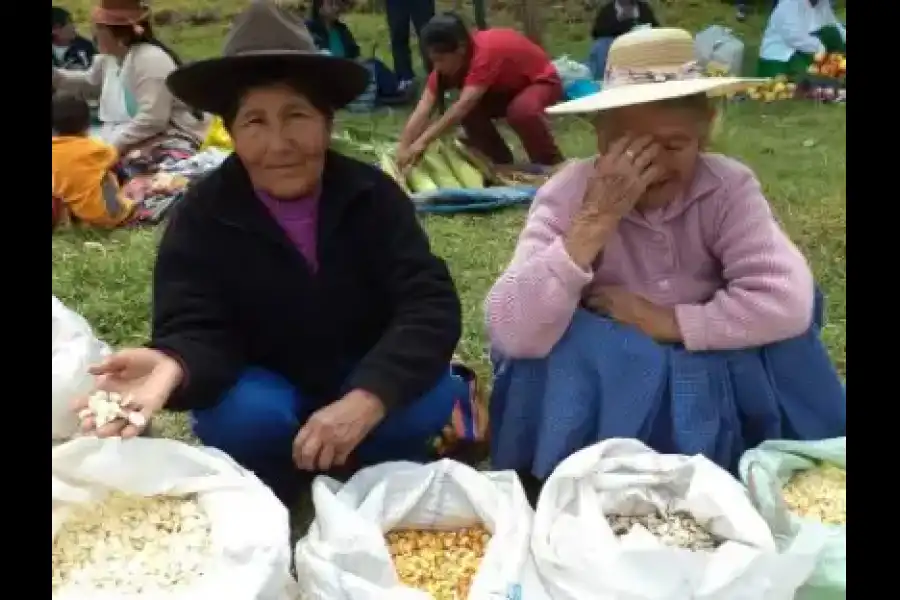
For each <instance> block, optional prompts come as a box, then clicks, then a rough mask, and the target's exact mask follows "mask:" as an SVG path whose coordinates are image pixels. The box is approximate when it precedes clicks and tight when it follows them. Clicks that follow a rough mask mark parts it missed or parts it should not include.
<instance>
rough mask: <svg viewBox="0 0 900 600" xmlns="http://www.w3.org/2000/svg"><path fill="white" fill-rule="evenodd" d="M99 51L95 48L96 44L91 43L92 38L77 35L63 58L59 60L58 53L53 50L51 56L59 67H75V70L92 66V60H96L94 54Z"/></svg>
mask: <svg viewBox="0 0 900 600" xmlns="http://www.w3.org/2000/svg"><path fill="white" fill-rule="evenodd" d="M96 53H97V51H96V50H95V49H94V44H92V43H91V41H90V40H88V39H86V38H83V37H81V36H80V35H76V36H75V39H74V40H72V43H71V44H69V47H68V48H67V49H66V53H65V54H64V55H63V59H62V60H57V58H56V55H55V54H53V53H52V52H51V56H52V57H53V66H54V67H56V68H58V69H75V70H82V71H83V70H87V69H88V68H90V66H91V61H93V60H94V54H96Z"/></svg>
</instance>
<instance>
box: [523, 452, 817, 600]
mask: <svg viewBox="0 0 900 600" xmlns="http://www.w3.org/2000/svg"><path fill="white" fill-rule="evenodd" d="M806 541H807V542H809V543H808V544H807V546H805V547H799V546H794V547H792V548H791V549H790V551H789V552H778V550H777V549H776V543H775V540H774V539H773V537H772V534H771V532H770V531H769V528H768V526H767V525H766V523H765V521H764V520H763V519H762V517H761V516H760V515H759V513H758V512H757V511H756V510H755V509H754V507H753V505H752V504H751V503H750V500H749V498H748V497H747V493H746V491H745V490H744V489H743V486H742V485H741V483H740V482H739V481H737V480H736V479H734V478H733V477H732V476H731V475H730V474H729V473H727V472H726V471H724V470H722V469H721V468H719V467H718V466H716V465H715V464H714V463H712V462H711V461H709V460H708V459H706V458H704V457H703V456H681V455H672V454H658V453H657V452H655V451H653V450H651V449H650V448H648V447H647V446H645V445H644V444H642V443H641V442H639V441H637V440H633V439H609V440H605V441H603V442H600V443H599V444H596V445H594V446H590V447H588V448H585V449H583V450H580V451H579V452H576V453H575V454H573V455H571V456H570V457H568V458H567V459H566V460H564V461H563V462H562V463H560V464H559V466H557V468H556V469H555V470H554V471H553V473H552V474H551V475H550V477H549V478H548V480H547V482H546V484H545V485H544V489H543V491H542V492H541V496H540V499H539V500H538V506H537V510H536V511H535V520H534V528H533V531H532V542H531V549H532V553H533V554H534V559H535V563H536V565H537V569H538V572H539V574H540V576H541V579H542V580H543V582H544V585H545V586H546V588H547V591H548V592H549V593H550V595H551V597H553V598H554V599H555V600H623V599H627V600H684V599H685V598H691V599H692V600H735V599H737V598H740V599H741V600H790V599H791V598H793V595H794V592H795V591H796V589H797V588H798V587H799V586H800V585H801V584H802V583H803V582H804V581H805V580H806V578H807V577H808V576H809V573H810V572H811V571H812V568H813V564H814V561H815V556H816V553H817V552H818V550H819V548H820V547H821V544H820V542H817V540H814V539H807V540H806Z"/></svg>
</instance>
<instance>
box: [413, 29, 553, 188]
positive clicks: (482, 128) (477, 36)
mask: <svg viewBox="0 0 900 600" xmlns="http://www.w3.org/2000/svg"><path fill="white" fill-rule="evenodd" d="M422 44H423V46H424V47H425V51H426V52H427V53H428V55H429V56H430V58H431V61H432V63H433V64H434V70H433V71H432V72H431V74H430V75H429V76H428V84H427V86H426V89H425V91H424V92H423V93H422V97H421V98H420V99H419V103H418V105H417V106H416V108H415V110H414V111H413V113H412V115H411V116H410V118H409V120H408V121H407V122H406V126H405V127H404V128H403V133H402V134H401V135H400V143H399V144H398V148H397V166H398V167H399V168H400V169H401V170H404V169H406V168H408V167H409V166H410V165H413V164H415V163H417V162H418V161H419V159H420V158H421V157H422V155H423V154H424V153H425V151H426V150H427V149H428V146H429V145H431V143H432V142H434V141H435V140H437V139H439V138H440V137H442V136H443V135H445V134H447V133H450V132H451V131H452V130H453V129H454V128H456V126H457V125H462V128H463V130H464V132H465V135H466V143H467V144H468V145H470V146H471V147H472V148H474V149H476V150H478V151H480V152H481V153H482V154H484V155H485V156H486V157H487V158H489V159H490V160H491V161H493V162H494V163H495V164H500V165H507V164H511V163H512V162H513V155H512V152H511V151H510V149H509V146H507V144H506V142H505V141H504V140H503V137H502V136H501V135H500V133H499V132H498V131H497V127H496V125H495V124H494V121H495V120H496V119H504V120H505V121H506V124H507V125H509V127H510V128H511V129H512V130H513V131H514V132H515V133H516V135H517V136H518V137H519V140H521V142H522V146H523V147H524V148H525V152H526V153H527V154H528V158H529V160H530V162H531V163H532V164H536V165H545V166H550V165H555V164H558V163H560V162H562V161H563V156H562V153H561V152H560V150H559V147H558V146H557V145H556V140H555V139H554V138H553V132H552V131H551V130H550V125H549V123H548V122H547V118H546V116H545V115H544V110H545V109H546V108H547V107H548V106H550V105H552V104H554V103H556V102H559V101H560V100H561V99H562V97H563V87H562V81H561V80H560V77H559V74H558V73H557V72H556V67H554V66H553V63H552V62H551V60H550V57H549V56H548V55H547V53H546V52H545V51H544V50H543V48H541V47H540V46H538V45H537V44H535V43H534V42H532V41H531V40H529V39H528V38H527V37H525V36H524V35H522V34H521V33H519V32H518V31H515V30H512V29H500V28H497V29H486V30H484V31H476V32H473V33H469V30H468V29H467V28H466V25H465V23H464V22H463V21H462V19H461V18H460V17H459V16H458V15H456V14H453V13H444V14H441V15H437V16H436V17H434V18H433V19H432V20H431V21H429V22H428V25H426V26H425V28H424V29H423V30H422ZM452 89H459V90H460V92H459V98H458V99H457V100H456V102H455V103H453V105H452V106H450V108H449V109H447V110H446V112H445V111H444V110H443V109H444V96H445V94H446V92H447V91H448V90H452ZM434 113H443V114H440V115H438V116H437V118H436V119H433V120H432V115H433V114H434Z"/></svg>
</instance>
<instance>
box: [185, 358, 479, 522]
mask: <svg viewBox="0 0 900 600" xmlns="http://www.w3.org/2000/svg"><path fill="white" fill-rule="evenodd" d="M467 393H468V388H467V385H466V383H465V382H464V381H463V380H462V379H461V378H459V377H457V376H455V375H452V374H451V373H450V370H449V368H448V370H447V374H446V375H445V376H443V377H442V378H441V379H440V380H439V381H438V382H437V385H435V387H434V388H432V390H431V391H429V392H428V393H426V394H425V395H424V396H422V397H421V398H419V399H418V400H416V401H415V402H413V403H412V404H410V405H408V406H405V407H402V408H397V409H395V410H393V411H391V412H390V413H388V415H387V416H386V417H385V419H384V420H383V421H382V422H381V423H380V424H379V425H378V426H377V427H376V428H375V429H373V430H372V432H371V433H370V434H369V436H368V437H367V438H366V439H364V440H363V441H362V443H361V444H360V445H359V447H357V449H356V451H355V458H356V459H357V460H358V461H359V462H360V463H362V464H374V463H379V462H385V461H391V460H411V461H417V462H418V461H426V460H428V449H427V445H428V442H429V441H430V440H431V439H432V438H433V437H434V436H436V435H438V434H439V433H440V432H441V430H442V429H443V428H444V426H445V425H447V424H448V423H449V421H450V414H451V412H452V410H453V403H454V400H455V399H456V398H459V397H461V396H464V395H465V394H467ZM316 408H318V407H317V406H315V405H313V404H312V403H311V402H309V401H308V400H307V399H306V398H304V397H303V396H302V395H301V394H300V393H299V392H298V391H297V389H296V388H295V387H294V386H293V385H292V384H291V383H290V382H289V381H287V380H286V379H285V378H284V377H282V376H281V375H278V374H276V373H273V372H271V371H267V370H264V369H259V368H251V369H247V370H246V371H245V372H244V374H243V375H242V376H241V378H240V379H239V380H238V382H237V383H236V384H235V386H234V387H233V388H231V390H229V391H228V392H227V393H226V394H225V396H224V397H223V398H222V400H221V402H219V403H218V404H217V405H216V406H214V407H212V408H208V409H204V410H195V411H193V412H192V415H191V416H192V418H193V425H194V433H195V434H196V436H197V437H198V438H200V440H201V441H202V442H203V443H204V444H206V445H207V446H212V447H214V448H218V449H219V450H222V451H223V452H226V453H227V454H229V455H231V457H232V458H234V459H235V460H236V461H237V462H238V463H240V464H241V465H242V466H244V467H245V468H247V469H249V470H251V471H253V472H254V473H255V474H256V476H257V477H259V478H260V480H262V482H263V483H265V484H266V485H268V486H269V487H270V488H271V489H272V490H273V491H274V492H275V495H276V496H278V497H279V499H281V501H282V502H284V503H285V504H286V505H290V504H292V503H293V501H294V500H295V499H296V496H297V493H298V492H299V491H300V490H301V489H302V483H303V481H304V480H305V479H308V478H309V474H306V476H304V474H303V473H302V472H300V471H299V470H298V469H297V467H296V466H294V462H293V458H292V449H293V442H294V438H295V437H296V435H297V432H298V431H299V430H300V427H301V426H302V425H303V423H304V422H305V421H306V419H307V418H309V416H310V414H311V413H312V412H313V411H314V410H316Z"/></svg>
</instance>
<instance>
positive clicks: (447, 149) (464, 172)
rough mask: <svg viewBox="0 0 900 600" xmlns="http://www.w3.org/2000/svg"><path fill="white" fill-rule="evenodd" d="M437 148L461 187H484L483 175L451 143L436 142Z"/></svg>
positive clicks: (477, 188)
mask: <svg viewBox="0 0 900 600" xmlns="http://www.w3.org/2000/svg"><path fill="white" fill-rule="evenodd" d="M437 149H438V151H439V152H440V153H441V154H442V155H443V156H444V159H445V160H446V162H447V164H448V165H449V167H450V170H451V171H452V172H453V175H454V176H455V177H456V179H457V180H458V181H459V183H460V184H462V187H464V188H466V189H469V190H480V189H483V188H484V175H482V174H481V171H479V170H478V169H477V168H475V167H474V166H473V165H472V164H471V163H470V162H469V161H468V160H466V157H465V156H463V155H462V153H460V152H459V151H458V150H457V149H456V148H455V147H454V146H453V145H451V144H446V143H444V142H443V141H440V142H438V147H437Z"/></svg>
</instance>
